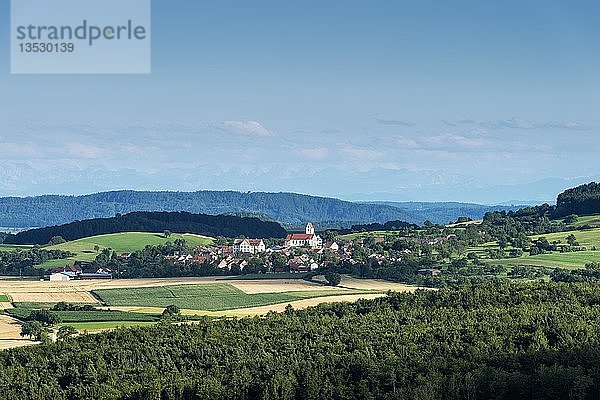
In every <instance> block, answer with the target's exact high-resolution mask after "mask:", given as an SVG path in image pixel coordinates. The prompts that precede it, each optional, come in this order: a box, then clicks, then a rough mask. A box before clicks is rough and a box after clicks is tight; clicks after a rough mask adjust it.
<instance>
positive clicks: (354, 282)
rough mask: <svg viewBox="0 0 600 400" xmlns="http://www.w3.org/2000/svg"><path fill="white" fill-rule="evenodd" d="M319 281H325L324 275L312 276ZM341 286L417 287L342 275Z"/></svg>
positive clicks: (400, 289) (401, 289)
mask: <svg viewBox="0 0 600 400" xmlns="http://www.w3.org/2000/svg"><path fill="white" fill-rule="evenodd" d="M314 279H315V280H318V281H320V282H323V283H326V282H327V281H326V280H325V277H323V276H317V277H315V278H314ZM340 286H341V287H344V288H349V289H357V290H381V291H386V292H387V291H388V290H391V291H394V292H414V291H415V290H417V289H423V288H419V287H417V286H410V285H404V284H402V283H396V282H388V281H384V280H380V279H357V278H353V277H351V276H347V275H343V276H342V281H341V283H340Z"/></svg>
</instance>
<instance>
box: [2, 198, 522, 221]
mask: <svg viewBox="0 0 600 400" xmlns="http://www.w3.org/2000/svg"><path fill="white" fill-rule="evenodd" d="M517 208H518V207H517ZM507 209H515V207H512V208H511V207H503V206H480V205H469V204H460V203H392V204H366V203H352V202H348V201H342V200H338V199H333V198H325V197H315V196H307V195H301V194H294V193H261V192H253V193H241V192H217V191H199V192H136V191H117V192H105V193H97V194H92V195H85V196H38V197H27V198H17V197H5V198H0V226H2V227H19V228H29V227H44V226H52V225H60V224H65V223H69V222H72V221H75V220H83V219H93V218H107V217H113V216H115V215H116V214H117V213H121V214H126V213H130V212H133V211H186V212H190V213H202V214H212V215H219V214H225V213H242V214H243V213H256V214H257V215H263V216H265V217H266V218H267V219H268V218H272V219H274V220H276V221H279V222H280V223H283V224H286V225H288V226H292V227H299V226H303V225H304V224H306V222H307V221H312V222H315V223H317V225H319V226H321V227H323V228H324V227H346V228H347V227H349V226H351V225H353V224H362V223H372V222H379V223H384V222H386V221H391V220H398V219H399V220H403V221H408V222H411V223H418V224H420V223H422V222H423V221H425V220H427V219H430V220H432V221H433V222H436V223H447V222H449V221H452V220H455V219H456V218H458V217H459V216H463V215H467V216H469V217H472V218H481V216H483V214H484V213H485V212H486V211H492V210H507ZM242 216H243V215H242ZM261 219H264V218H261Z"/></svg>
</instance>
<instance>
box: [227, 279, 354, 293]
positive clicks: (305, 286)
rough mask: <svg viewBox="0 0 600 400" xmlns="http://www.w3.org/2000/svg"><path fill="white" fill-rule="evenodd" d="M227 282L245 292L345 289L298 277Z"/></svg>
mask: <svg viewBox="0 0 600 400" xmlns="http://www.w3.org/2000/svg"><path fill="white" fill-rule="evenodd" d="M226 282H227V283H229V284H230V285H233V286H235V287H236V288H238V289H240V290H241V291H243V292H244V293H247V294H256V293H273V292H301V291H311V290H323V289H327V290H341V291H343V290H345V289H342V288H334V287H323V286H322V285H320V284H318V283H314V282H308V281H304V280H298V279H270V280H266V279H264V280H255V281H250V280H248V281H246V280H227V281H226Z"/></svg>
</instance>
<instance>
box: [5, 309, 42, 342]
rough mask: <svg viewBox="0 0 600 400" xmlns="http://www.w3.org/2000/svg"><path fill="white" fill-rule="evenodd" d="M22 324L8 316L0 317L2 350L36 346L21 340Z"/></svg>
mask: <svg viewBox="0 0 600 400" xmlns="http://www.w3.org/2000/svg"><path fill="white" fill-rule="evenodd" d="M20 333H21V324H20V323H19V321H17V320H16V319H14V318H11V317H9V316H8V315H0V350H3V349H9V348H12V347H20V346H27V345H30V344H35V343H36V342H32V341H30V340H25V339H23V338H21V336H20Z"/></svg>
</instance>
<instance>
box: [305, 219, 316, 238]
mask: <svg viewBox="0 0 600 400" xmlns="http://www.w3.org/2000/svg"><path fill="white" fill-rule="evenodd" d="M306 234H307V235H314V234H315V227H314V226H313V224H312V222H309V223H308V225H306Z"/></svg>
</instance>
